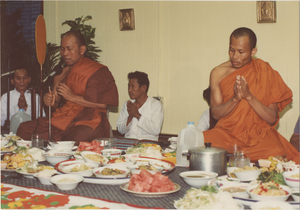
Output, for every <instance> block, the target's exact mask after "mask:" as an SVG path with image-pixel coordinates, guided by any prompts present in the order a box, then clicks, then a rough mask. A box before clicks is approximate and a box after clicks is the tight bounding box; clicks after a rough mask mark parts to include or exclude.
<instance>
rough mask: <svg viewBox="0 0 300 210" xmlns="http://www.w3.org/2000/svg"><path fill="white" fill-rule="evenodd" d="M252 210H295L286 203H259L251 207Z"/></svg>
mask: <svg viewBox="0 0 300 210" xmlns="http://www.w3.org/2000/svg"><path fill="white" fill-rule="evenodd" d="M250 207H251V209H252V210H258V209H268V210H271V209H278V210H280V209H282V210H294V207H293V206H292V205H291V204H289V203H287V202H284V201H258V202H256V203H254V204H252V205H251V206H250Z"/></svg>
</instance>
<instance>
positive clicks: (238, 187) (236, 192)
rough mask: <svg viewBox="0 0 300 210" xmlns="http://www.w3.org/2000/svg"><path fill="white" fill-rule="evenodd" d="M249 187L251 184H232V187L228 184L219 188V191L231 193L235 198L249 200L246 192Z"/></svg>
mask: <svg viewBox="0 0 300 210" xmlns="http://www.w3.org/2000/svg"><path fill="white" fill-rule="evenodd" d="M249 185H250V184H249V183H232V184H231V185H230V184H228V185H225V186H222V187H219V191H222V192H229V193H230V194H231V195H232V196H233V197H238V198H249V195H248V193H247V191H246V189H247V187H248V186H249Z"/></svg>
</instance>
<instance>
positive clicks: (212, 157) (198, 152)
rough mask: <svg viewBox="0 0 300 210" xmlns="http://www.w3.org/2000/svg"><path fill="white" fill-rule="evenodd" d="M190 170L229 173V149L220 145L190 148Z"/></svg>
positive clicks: (219, 173) (206, 144)
mask: <svg viewBox="0 0 300 210" xmlns="http://www.w3.org/2000/svg"><path fill="white" fill-rule="evenodd" d="M189 156H190V171H195V170H197V171H208V172H216V173H218V175H224V174H227V150H226V149H223V148H220V147H211V143H205V147H195V148H191V149H189Z"/></svg>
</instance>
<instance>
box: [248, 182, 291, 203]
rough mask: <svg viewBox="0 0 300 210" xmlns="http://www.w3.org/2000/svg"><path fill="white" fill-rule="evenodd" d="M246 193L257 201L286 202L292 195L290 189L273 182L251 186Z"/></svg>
mask: <svg viewBox="0 0 300 210" xmlns="http://www.w3.org/2000/svg"><path fill="white" fill-rule="evenodd" d="M246 191H247V193H248V194H249V195H250V197H251V198H252V199H255V200H272V201H286V200H287V199H288V197H289V196H290V195H291V194H292V189H291V188H290V187H288V186H285V185H279V184H276V183H275V182H273V181H271V182H267V183H259V184H255V185H250V186H248V187H247V189H246Z"/></svg>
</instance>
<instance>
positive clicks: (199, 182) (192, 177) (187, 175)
mask: <svg viewBox="0 0 300 210" xmlns="http://www.w3.org/2000/svg"><path fill="white" fill-rule="evenodd" d="M179 176H180V177H181V178H182V179H183V180H184V181H185V183H187V184H188V185H190V186H192V187H195V188H200V187H202V186H204V185H207V182H208V181H210V180H212V179H214V178H216V177H217V176H218V174H217V173H215V172H207V171H185V172H181V173H180V174H179Z"/></svg>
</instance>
